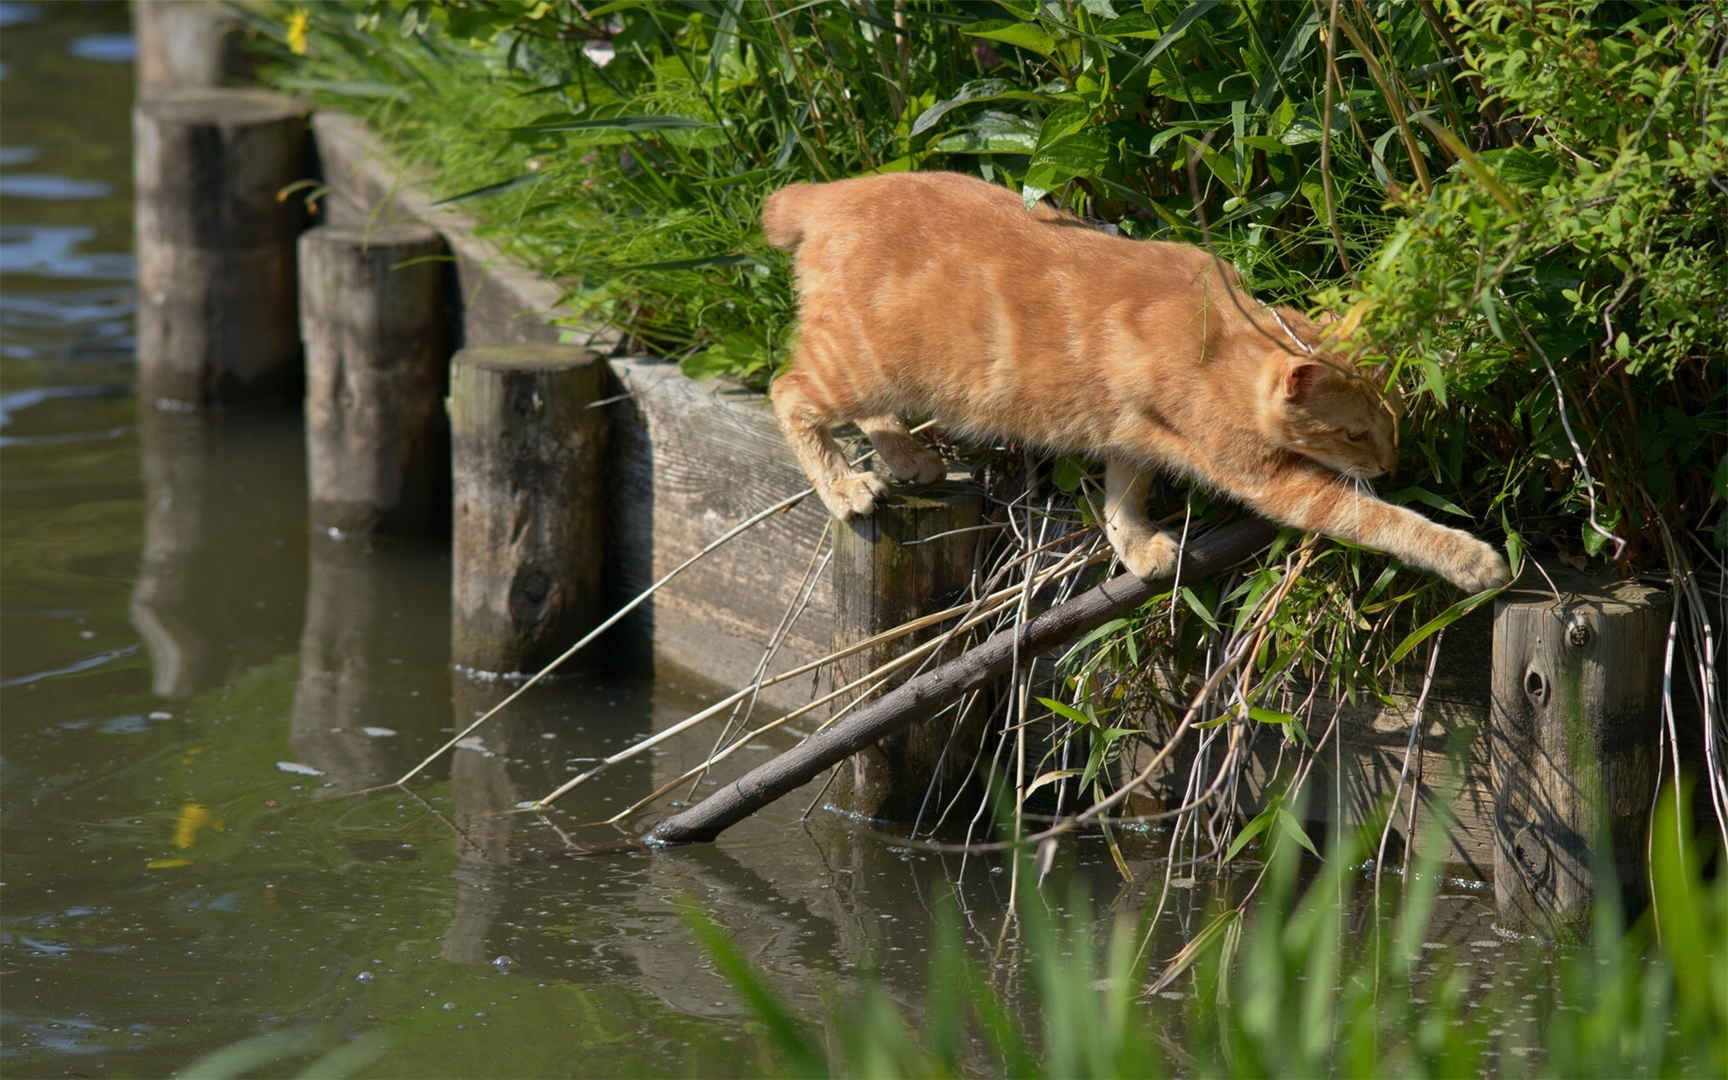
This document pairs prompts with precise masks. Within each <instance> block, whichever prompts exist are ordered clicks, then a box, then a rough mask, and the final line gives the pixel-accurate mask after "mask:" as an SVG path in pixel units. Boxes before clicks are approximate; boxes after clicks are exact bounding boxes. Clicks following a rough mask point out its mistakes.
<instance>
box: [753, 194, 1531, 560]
mask: <svg viewBox="0 0 1728 1080" xmlns="http://www.w3.org/2000/svg"><path fill="white" fill-rule="evenodd" d="M762 228H763V231H764V233H765V234H766V235H767V238H768V242H769V243H771V244H773V245H774V246H775V247H778V248H781V249H782V250H785V251H790V252H793V253H794V267H795V272H796V277H797V286H798V293H799V298H800V314H799V326H798V335H797V344H796V347H795V349H794V352H793V361H792V367H791V369H790V370H789V371H787V373H786V374H784V375H782V376H781V377H780V378H779V379H777V380H776V381H775V383H774V386H773V390H772V393H773V400H774V411H775V414H776V415H777V416H778V417H779V419H780V426H781V427H782V428H783V429H784V430H785V432H786V437H787V439H788V440H789V441H790V442H791V444H792V449H793V450H794V451H795V452H796V453H797V455H798V461H799V463H800V464H802V465H803V466H804V471H805V472H806V473H808V474H809V476H810V482H811V483H812V484H813V485H814V486H815V488H816V492H817V494H818V495H820V496H821V498H822V501H823V503H825V504H826V505H827V507H828V509H829V511H830V512H832V513H833V514H834V515H835V516H836V517H838V518H841V519H846V518H851V517H859V516H863V515H867V514H869V513H870V512H871V510H872V509H873V508H874V506H875V502H876V499H877V498H878V497H879V496H881V495H882V494H883V493H884V492H885V491H886V488H885V486H884V484H883V482H882V480H881V479H880V478H879V477H877V476H875V475H874V474H872V473H866V472H857V471H854V470H853V469H852V468H851V467H850V466H849V465H848V464H847V462H846V459H845V458H844V457H843V456H842V455H841V453H840V448H839V446H838V445H837V444H836V443H835V441H834V438H833V436H832V435H831V434H829V430H828V429H829V428H830V427H831V426H833V425H835V424H839V423H844V422H846V421H855V422H856V423H857V425H858V427H859V428H860V429H862V430H863V432H864V434H865V435H866V436H868V437H869V439H870V442H871V443H872V444H873V445H874V446H875V447H876V452H877V453H878V454H879V455H880V456H881V458H882V461H883V463H884V464H886V465H887V467H888V469H889V470H890V471H891V472H892V473H893V474H894V475H895V476H896V477H898V478H900V479H902V480H910V481H916V482H919V483H925V482H929V481H932V480H935V479H937V478H939V477H941V476H942V475H943V474H944V472H945V468H944V466H943V463H942V459H941V458H940V457H938V456H937V455H936V454H935V453H933V452H932V451H930V450H929V449H927V448H925V447H923V446H922V445H920V444H919V443H918V442H917V441H916V440H915V439H914V438H913V437H912V436H911V434H910V433H909V432H908V431H907V429H906V426H905V425H904V424H903V423H902V422H901V419H900V417H901V416H902V415H915V416H934V417H936V418H938V419H939V420H940V421H941V422H942V423H943V424H945V425H946V426H948V427H949V428H950V429H952V430H954V431H956V432H957V433H959V434H962V435H971V436H977V437H1005V438H1012V439H1020V440H1023V441H1025V442H1028V443H1032V444H1035V445H1037V446H1041V447H1044V448H1046V449H1050V450H1055V451H1064V452H1074V453H1084V454H1093V455H1098V456H1101V457H1102V458H1103V459H1104V461H1105V474H1104V476H1105V479H1104V488H1105V500H1104V517H1105V521H1104V526H1105V532H1106V534H1107V535H1108V536H1109V538H1110V542H1111V544H1112V545H1114V547H1115V548H1116V551H1117V553H1118V554H1119V555H1120V556H1121V558H1122V561H1123V563H1124V564H1125V565H1126V566H1127V567H1128V568H1129V569H1130V570H1132V571H1133V572H1134V573H1136V574H1139V575H1141V576H1142V577H1155V576H1159V575H1162V574H1166V573H1168V572H1170V571H1171V570H1172V569H1173V568H1174V566H1175V562H1176V554H1177V543H1176V541H1175V539H1174V538H1172V537H1171V536H1170V535H1169V534H1168V533H1165V532H1163V531H1161V530H1159V529H1158V527H1157V526H1155V525H1154V524H1152V522H1151V521H1150V520H1149V519H1148V518H1147V516H1146V510H1145V506H1144V502H1145V495H1146V488H1145V484H1144V482H1143V478H1144V477H1145V476H1146V474H1147V473H1148V471H1149V470H1152V469H1157V468H1164V469H1171V470H1176V471H1179V472H1182V473H1186V474H1187V475H1189V476H1191V477H1194V478H1195V479H1197V480H1199V481H1200V482H1202V483H1205V484H1208V485H1210V486H1211V487H1213V488H1216V489H1218V490H1220V491H1223V492H1226V493H1228V494H1230V495H1232V496H1234V497H1236V498H1237V499H1240V500H1241V501H1243V502H1245V503H1247V504H1248V505H1249V506H1251V507H1253V508H1254V509H1255V510H1257V511H1259V512H1260V513H1261V514H1262V515H1264V516H1266V517H1268V518H1271V519H1273V520H1275V521H1281V522H1284V523H1286V524H1289V525H1294V526H1296V527H1297V528H1301V529H1308V530H1313V531H1315V532H1321V533H1325V534H1326V535H1328V536H1335V537H1340V538H1342V539H1346V540H1350V541H1354V542H1356V543H1360V544H1365V545H1367V546H1370V547H1375V548H1379V549H1381V550H1383V551H1386V552H1389V553H1391V554H1392V555H1394V556H1396V557H1397V558H1399V559H1401V560H1403V561H1404V562H1406V563H1409V564H1411V565H1414V566H1420V567H1423V568H1425V569H1428V570H1432V571H1434V572H1436V573H1438V574H1440V575H1442V576H1443V577H1445V578H1446V579H1447V580H1448V581H1451V582H1453V583H1454V584H1456V585H1457V586H1458V587H1460V588H1462V589H1465V590H1467V591H1470V592H1475V591H1478V590H1481V589H1486V588H1490V587H1493V586H1496V585H1500V584H1503V583H1504V582H1506V581H1507V580H1508V578H1509V576H1510V575H1509V574H1508V572H1507V568H1506V562H1505V560H1504V559H1502V558H1501V557H1500V555H1499V553H1498V552H1496V551H1495V550H1494V549H1493V548H1491V547H1489V546H1488V545H1487V544H1484V543H1483V542H1481V541H1480V540H1477V539H1476V538H1475V537H1473V536H1470V535H1469V534H1468V533H1464V532H1460V531H1458V530H1457V529H1449V528H1446V527H1444V526H1442V525H1437V524H1435V523H1434V522H1432V521H1429V520H1428V519H1427V518H1425V517H1423V516H1421V515H1420V514H1416V513H1413V512H1411V511H1409V510H1406V509H1403V508H1402V507H1396V506H1392V505H1389V504H1387V503H1384V502H1382V501H1380V500H1379V499H1376V498H1374V497H1373V496H1372V495H1370V494H1368V493H1367V492H1365V491H1363V490H1362V488H1361V485H1360V483H1359V482H1358V481H1360V480H1362V479H1366V478H1368V477H1372V476H1378V475H1379V474H1381V473H1383V472H1385V471H1387V470H1388V469H1390V468H1392V466H1393V464H1394V460H1395V446H1394V441H1395V435H1396V421H1395V419H1394V417H1393V416H1392V414H1391V411H1390V410H1389V409H1388V407H1387V406H1386V404H1385V402H1384V400H1383V399H1382V398H1381V397H1380V395H1379V394H1378V393H1376V392H1375V389H1374V387H1373V386H1371V385H1370V384H1369V383H1368V382H1366V381H1365V380H1363V379H1361V378H1359V377H1357V376H1355V375H1352V374H1349V373H1347V367H1340V366H1334V365H1333V364H1332V363H1328V362H1326V360H1325V359H1324V356H1323V354H1322V352H1320V351H1318V350H1319V348H1320V347H1321V346H1322V344H1323V342H1322V341H1321V334H1320V332H1319V330H1318V329H1317V328H1316V327H1315V325H1314V324H1313V323H1311V322H1310V321H1309V320H1308V319H1306V318H1304V317H1303V316H1302V315H1300V314H1298V313H1296V312H1294V311H1290V310H1287V309H1285V310H1279V311H1277V312H1276V313H1275V312H1274V311H1273V309H1270V308H1267V307H1263V306H1261V305H1260V304H1258V303H1257V302H1256V301H1255V300H1254V299H1253V298H1252V297H1251V296H1249V295H1248V294H1247V293H1246V292H1245V291H1243V290H1242V289H1241V288H1240V287H1239V285H1238V283H1237V280H1236V275H1235V274H1234V272H1232V271H1231V270H1230V269H1229V267H1227V266H1226V265H1224V264H1223V263H1222V262H1220V261H1219V260H1217V259H1215V258H1214V257H1212V256H1211V255H1209V254H1207V253H1206V252H1204V251H1202V250H1200V249H1199V248H1195V247H1189V246H1186V245H1182V244H1168V243H1157V242H1141V241H1133V240H1126V239H1121V238H1118V237H1112V236H1108V235H1105V234H1103V233H1100V232H1096V231H1094V230H1092V229H1089V228H1087V227H1085V225H1083V224H1082V223H1080V222H1078V221H1077V220H1075V219H1073V218H1069V217H1067V216H1066V215H1063V214H1060V213H1058V212H1057V211H1054V210H1050V209H1048V208H1044V207H1039V208H1037V209H1035V210H1033V211H1032V212H1031V213H1028V212H1027V211H1026V210H1025V209H1024V208H1023V206H1022V204H1021V201H1020V197H1019V196H1018V195H1015V194H1014V193H1013V192H1011V191H1008V190H1006V189H1005V188H1000V187H996V186H994V185H991V184H987V183H985V182H984V181H982V180H977V179H973V178H970V177H966V176H960V175H957V174H953V173H914V174H894V175H885V176H872V177H862V178H859V179H853V180H841V181H837V182H835V183H829V184H795V185H793V186H791V187H788V188H785V189H783V190H781V191H778V192H776V193H775V194H774V195H773V196H771V197H770V198H769V200H768V203H767V206H766V208H765V209H764V210H763V212H762Z"/></svg>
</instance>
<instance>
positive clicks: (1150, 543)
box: [1111, 532, 1181, 580]
mask: <svg viewBox="0 0 1728 1080" xmlns="http://www.w3.org/2000/svg"><path fill="white" fill-rule="evenodd" d="M1111 543H1112V545H1113V546H1114V547H1115V548H1116V554H1117V555H1118V556H1120V557H1121V559H1122V565H1123V566H1126V567H1127V568H1128V571H1129V572H1130V573H1132V574H1134V575H1136V576H1138V577H1142V578H1146V579H1148V580H1150V579H1152V578H1161V577H1165V576H1168V575H1169V574H1172V573H1174V572H1175V570H1176V557H1177V555H1178V554H1180V552H1181V548H1180V546H1179V545H1178V544H1177V543H1176V541H1175V540H1174V539H1173V538H1172V537H1171V536H1170V535H1169V534H1168V533H1161V532H1159V533H1148V534H1136V535H1133V536H1116V537H1112V538H1111Z"/></svg>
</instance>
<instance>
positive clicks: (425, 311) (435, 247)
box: [300, 225, 451, 534]
mask: <svg viewBox="0 0 1728 1080" xmlns="http://www.w3.org/2000/svg"><path fill="white" fill-rule="evenodd" d="M444 252H445V247H444V240H443V238H442V237H440V236H439V235H438V233H437V232H435V231H433V230H432V229H429V228H427V227H425V226H423V225H390V226H382V227H380V228H377V229H363V228H344V227H335V226H328V225H326V226H321V227H319V228H316V229H311V230H308V231H307V232H305V233H303V234H301V236H300V337H301V339H302V341H303V342H304V343H305V347H306V479H307V484H308V489H307V491H308V495H309V496H310V511H311V522H312V525H313V527H314V528H320V529H333V530H336V531H338V532H344V533H366V532H387V533H397V534H417V533H424V532H427V531H430V530H432V529H433V528H434V527H435V526H440V525H441V524H442V523H443V521H444V519H445V513H446V509H447V507H448V505H449V502H448V499H449V456H448V455H449V427H448V424H447V422H446V420H445V416H444V389H445V385H446V383H447V381H448V378H449V364H450V345H449V342H450V336H451V335H450V332H449V322H450V320H449V318H448V314H449V305H447V304H446V303H444V290H445V282H446V275H447V271H448V268H449V263H448V261H447V260H445V259H444V258H442V256H443V255H444Z"/></svg>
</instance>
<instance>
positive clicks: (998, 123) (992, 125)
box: [930, 109, 1038, 154]
mask: <svg viewBox="0 0 1728 1080" xmlns="http://www.w3.org/2000/svg"><path fill="white" fill-rule="evenodd" d="M1037 146H1038V126H1037V123H1036V122H1035V121H1033V120H1032V119H1030V118H1029V117H1025V116H1016V115H1014V114H1012V113H1005V112H998V111H997V110H995V109H990V110H986V111H985V112H983V113H981V114H980V115H979V116H978V117H977V118H975V119H974V120H973V121H972V122H971V123H970V124H968V125H966V126H965V127H964V128H961V129H960V130H959V131H956V132H954V133H953V134H951V135H944V136H943V137H942V138H940V139H938V140H936V142H935V143H934V144H932V145H931V147H930V149H931V150H933V151H935V152H936V153H939V154H1030V153H1031V152H1032V151H1033V150H1034V149H1036V148H1037Z"/></svg>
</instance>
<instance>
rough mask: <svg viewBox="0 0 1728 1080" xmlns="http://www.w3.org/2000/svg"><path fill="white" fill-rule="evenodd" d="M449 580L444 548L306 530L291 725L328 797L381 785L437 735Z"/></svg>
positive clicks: (298, 750) (301, 756) (441, 720)
mask: <svg viewBox="0 0 1728 1080" xmlns="http://www.w3.org/2000/svg"><path fill="white" fill-rule="evenodd" d="M448 579H449V560H448V557H447V556H446V554H445V553H444V551H443V550H442V548H441V547H440V548H433V547H431V546H429V545H425V544H416V543H407V542H391V541H383V540H373V539H369V538H366V537H332V536H329V535H327V534H325V533H321V532H318V531H316V530H315V531H313V532H312V533H311V535H310V536H309V538H308V541H307V573H306V617H305V621H304V623H303V624H302V628H301V631H300V678H299V681H298V682H297V684H296V686H295V690H294V711H293V717H292V720H291V721H290V723H291V735H292V742H293V746H294V753H295V755H296V757H297V758H298V760H299V761H301V762H303V763H304V764H306V765H310V766H312V767H313V768H315V769H317V770H319V771H320V772H321V773H323V774H324V778H325V780H326V781H327V782H328V783H329V784H330V788H329V793H330V794H341V793H345V792H350V791H357V790H359V789H361V788H366V787H373V786H376V785H379V784H387V783H390V782H391V781H393V780H395V779H396V778H397V777H399V776H401V775H402V774H403V773H404V772H406V771H407V770H408V769H410V768H412V767H413V766H414V764H415V763H416V762H418V761H419V760H421V758H423V757H424V756H425V755H426V754H427V753H429V752H430V751H431V750H432V748H434V747H436V746H437V745H438V743H439V742H441V741H442V740H443V738H444V734H443V732H442V730H441V729H442V728H443V726H444V724H445V723H446V722H447V720H448V714H447V713H446V711H445V708H444V703H443V700H442V699H443V696H444V689H445V672H446V671H447V670H448V668H449V663H450V648H449V637H448V635H447V633H446V627H447V626H448V624H449V620H450V598H449V590H448V585H447V582H448ZM434 768H437V766H434Z"/></svg>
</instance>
